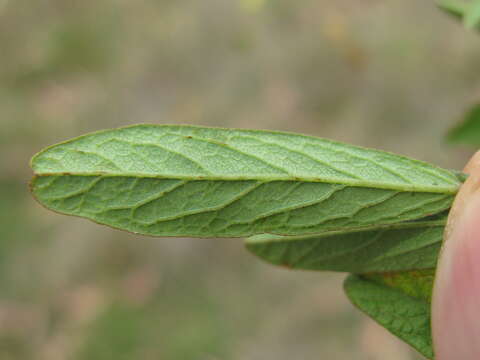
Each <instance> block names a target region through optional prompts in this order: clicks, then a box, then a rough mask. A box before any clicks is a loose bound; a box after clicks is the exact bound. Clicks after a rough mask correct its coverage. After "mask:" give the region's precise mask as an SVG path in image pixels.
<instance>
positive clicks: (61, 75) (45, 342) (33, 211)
mask: <svg viewBox="0 0 480 360" xmlns="http://www.w3.org/2000/svg"><path fill="white" fill-rule="evenodd" d="M479 63H480V47H479V46H478V36H477V35H475V34H473V33H468V32H466V31H465V30H464V29H463V28H462V27H461V26H460V25H459V24H457V23H455V22H454V21H452V19H450V18H448V17H447V16H446V15H444V14H443V13H441V12H440V11H439V10H438V9H436V8H435V6H434V5H433V1H423V2H419V1H417V0H391V1H381V0H363V1H361V2H360V1H358V0H337V1H333V2H332V1H323V0H316V1H313V0H304V1H291V0H271V1H269V0H236V1H225V0H202V1H194V0H138V1H127V0H104V1H96V0H82V1H73V0H47V1H31V0H0V129H1V131H0V151H1V152H0V154H1V155H0V359H2V360H10V359H15V360H21V359H40V360H44V359H48V360H62V359H74V360H87V359H88V360H96V359H99V360H100V359H102V360H108V359H116V360H123V359H142V360H143V359H145V360H150V359H155V360H158V359H162V360H163V359H165V360H170V359H175V360H176V359H179V360H184V359H185V360H189V359H195V360H197V359H198V360H224V359H225V360H227V359H228V360H291V359H302V360H313V359H335V360H342V359H358V360H367V359H368V360H370V359H371V360H376V359H379V360H380V359H382V360H383V359H389V360H410V359H418V356H417V355H415V354H414V353H413V352H412V351H411V350H410V349H409V348H408V347H407V346H406V345H403V344H401V343H400V342H398V341H397V340H396V339H394V338H393V336H391V335H390V334H388V333H387V332H386V331H385V330H383V329H381V328H379V327H378V326H377V325H376V324H374V323H373V322H372V321H370V320H369V319H367V318H366V317H365V316H363V315H362V314H360V313H359V312H358V311H357V310H355V309H354V308H353V306H351V305H350V304H349V303H348V301H347V300H346V298H345V296H344V295H343V293H342V280H343V277H344V275H343V274H331V273H314V272H293V271H288V270H285V269H276V268H274V267H272V266H269V265H266V264H264V263H262V262H260V261H259V260H257V259H255V258H254V257H252V256H251V255H249V254H248V253H247V252H246V251H245V250H244V248H243V245H242V242H241V241H239V240H223V239H222V240H199V239H152V238H146V237H141V236H136V235H131V234H126V233H122V232H120V231H116V230H113V229H109V228H107V227H103V226H99V225H95V224H93V223H90V222H88V221H86V220H83V219H76V218H69V217H65V216H60V215H57V214H54V213H51V212H49V211H47V210H45V209H43V208H41V207H40V205H38V204H37V203H35V202H34V200H33V199H32V198H31V196H30V195H29V193H28V189H27V184H28V180H29V178H30V176H31V170H30V169H29V167H28V160H29V158H30V157H31V156H32V155H33V154H34V153H35V152H36V151H38V150H40V149H41V148H42V147H44V146H47V145H50V144H53V143H56V142H59V141H62V140H65V139H68V138H71V137H74V136H77V135H80V134H83V133H85V132H89V131H94V130H98V129H103V128H109V127H119V126H123V125H128V124H133V123H158V124H163V123H168V124H171V123H188V124H198V125H212V126H224V127H239V128H261V129H276V130H289V131H296V132H301V133H307V134H312V135H318V136H322V137H328V138H332V139H337V140H341V141H346V142H349V143H353V144H357V145H364V146H369V147H376V148H380V149H385V150H389V151H393V152H397V153H401V154H405V155H409V156H412V157H415V158H419V159H422V160H427V161H431V162H435V163H437V164H438V165H441V166H444V167H448V168H457V169H461V168H462V166H463V164H464V162H465V161H466V159H467V158H468V156H469V155H470V153H469V152H468V151H466V150H458V149H453V148H449V147H447V146H446V145H445V143H444V141H443V139H442V137H443V135H444V134H445V132H446V131H447V129H449V128H450V127H451V126H453V125H454V123H455V120H459V119H460V117H461V115H462V114H463V111H464V110H465V109H466V108H467V107H468V106H469V105H470V104H471V103H473V102H474V101H475V100H478V98H479V97H480V72H479V71H478V64H479Z"/></svg>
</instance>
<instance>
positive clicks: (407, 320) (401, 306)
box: [344, 275, 434, 359]
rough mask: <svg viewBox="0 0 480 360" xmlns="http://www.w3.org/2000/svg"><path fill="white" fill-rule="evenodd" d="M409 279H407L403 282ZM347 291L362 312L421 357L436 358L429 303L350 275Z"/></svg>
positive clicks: (347, 280)
mask: <svg viewBox="0 0 480 360" xmlns="http://www.w3.org/2000/svg"><path fill="white" fill-rule="evenodd" d="M407 278H408V276H404V281H405V280H406V279H407ZM416 279H417V278H416V277H412V278H411V279H410V282H416V281H417V280H416ZM418 281H420V282H424V280H418ZM404 286H406V285H404ZM412 287H415V285H412ZM344 288H345V292H346V294H347V296H348V297H349V299H350V301H351V302H352V303H353V304H354V305H355V306H357V307H358V308H359V309H360V310H362V311H363V312H365V313H366V314H367V315H369V316H370V317H372V318H373V319H374V320H375V321H376V322H378V323H379V324H380V325H382V326H383V327H385V328H386V329H387V330H389V331H390V332H391V333H392V334H394V335H396V336H398V337H399V338H400V339H402V340H403V341H405V342H406V343H408V344H410V345H411V346H412V347H414V348H415V349H416V350H418V351H419V352H420V353H421V354H423V355H424V356H426V357H427V358H429V359H433V357H434V355H433V347H432V338H431V328H430V314H431V313H430V303H429V302H428V301H426V300H425V299H423V298H421V297H416V296H412V295H408V294H406V293H404V292H403V291H402V290H401V289H398V288H393V287H390V286H388V285H385V284H383V283H381V282H376V281H373V280H371V279H366V278H364V277H362V276H358V275H350V276H349V277H348V278H347V279H346V280H345V284H344Z"/></svg>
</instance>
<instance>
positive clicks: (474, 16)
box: [463, 0, 480, 29]
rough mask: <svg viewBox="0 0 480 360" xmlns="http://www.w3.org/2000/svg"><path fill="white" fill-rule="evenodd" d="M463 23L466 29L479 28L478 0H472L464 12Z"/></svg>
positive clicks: (479, 4) (479, 5)
mask: <svg viewBox="0 0 480 360" xmlns="http://www.w3.org/2000/svg"><path fill="white" fill-rule="evenodd" d="M463 23H464V25H465V27H466V28H467V29H478V28H480V1H478V0H473V1H472V3H471V4H470V6H469V7H468V11H467V12H466V13H465V16H464V18H463Z"/></svg>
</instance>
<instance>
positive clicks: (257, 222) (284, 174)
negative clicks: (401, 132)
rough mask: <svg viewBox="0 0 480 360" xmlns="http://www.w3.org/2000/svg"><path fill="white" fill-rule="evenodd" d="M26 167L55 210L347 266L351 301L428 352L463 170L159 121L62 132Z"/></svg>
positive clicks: (274, 135)
mask: <svg viewBox="0 0 480 360" xmlns="http://www.w3.org/2000/svg"><path fill="white" fill-rule="evenodd" d="M32 168H33V170H34V172H35V178H34V179H33V181H32V184H31V187H32V192H33V194H34V195H35V197H36V198H37V199H38V201H39V202H40V203H42V204H43V205H45V206H46V207H47V208H49V209H51V210H54V211H57V212H60V213H64V214H68V215H76V216H82V217H85V218H88V219H91V220H93V221H95V222H98V223H101V224H106V225H110V226H112V227H115V228H119V229H123V230H127V231H131V232H135V233H140V234H144V235H152V236H195V237H227V236H228V237H246V236H252V237H251V238H249V239H247V243H246V244H247V248H248V249H249V250H250V251H251V252H253V253H254V254H257V255H258V256H260V257H261V258H263V259H264V260H266V261H269V262H271V263H273V264H276V265H283V266H288V267H292V268H297V269H310V270H334V271H345V272H351V273H355V274H357V276H356V277H350V278H349V279H348V280H347V281H346V283H345V289H346V291H347V294H348V296H349V297H350V299H351V300H352V302H353V303H354V304H355V305H357V306H358V307H359V308H360V309H362V310H363V311H365V312H366V313H367V314H369V315H371V316H372V317H373V318H374V319H376V320H377V321H378V322H379V323H380V324H382V325H383V326H385V327H386V328H387V329H389V330H390V331H391V332H392V333H394V334H396V335H398V336H399V337H401V338H402V339H404V340H405V341H406V342H408V343H410V344H411V345H412V346H414V347H415V348H417V349H418V350H419V351H420V352H421V353H423V354H424V355H426V356H430V357H431V356H432V354H433V350H432V348H431V340H430V328H429V311H428V309H429V306H428V304H429V297H430V293H431V287H432V281H430V280H431V279H432V278H433V277H432V274H433V273H432V269H433V268H434V267H435V264H436V259H437V256H438V250H439V245H440V242H441V238H442V233H443V228H444V226H445V220H446V211H448V209H449V208H450V206H451V204H452V201H453V198H454V195H455V193H456V192H457V190H458V187H459V186H460V184H461V181H462V179H463V176H462V175H461V174H457V173H455V172H452V171H449V170H444V169H441V168H438V167H436V166H433V165H430V164H428V163H424V162H420V161H416V160H412V159H409V158H405V157H402V156H398V155H394V154H390V153H386V152H382V151H378V150H370V149H365V148H360V147H356V146H352V145H347V144H342V143H338V142H333V141H329V140H325V139H320V138H315V137H309V136H303V135H297V134H291V133H280V132H267V131H255V130H229V129H220V128H205V127H194V126H168V125H166V126H155V125H137V126H131V127H127V128H121V129H116V130H107V131H102V132H97V133H92V134H89V135H85V136H82V137H79V138H76V139H73V140H70V141H66V142H64V143H61V144H58V145H54V146H51V147H49V148H47V149H45V150H44V151H42V152H40V153H39V154H37V155H36V156H35V157H34V158H33V159H32ZM372 274H377V275H375V276H373V275H372ZM426 275H428V276H427V279H429V280H428V281H425V276H426ZM419 289H420V290H421V291H420V290H419ZM375 299H377V300H378V301H377V300H375ZM399 312H400V313H404V312H405V313H406V314H413V315H412V317H411V318H410V317H404V318H403V319H402V321H401V322H398V321H393V319H395V318H396V317H398V313H399ZM419 323H421V324H423V325H422V326H421V327H420V328H419V327H418V326H417V325H418V324H419ZM412 329H414V330H412Z"/></svg>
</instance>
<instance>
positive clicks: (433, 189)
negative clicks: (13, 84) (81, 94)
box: [34, 169, 459, 195]
mask: <svg viewBox="0 0 480 360" xmlns="http://www.w3.org/2000/svg"><path fill="white" fill-rule="evenodd" d="M45 176H100V177H104V178H108V177H133V178H143V179H169V180H172V179H173V180H187V181H259V182H261V183H268V182H274V181H296V182H303V183H326V184H338V185H345V186H350V187H364V188H375V189H384V190H397V191H402V192H419V193H422V192H423V193H436V194H452V195H454V194H456V193H457V191H458V187H459V185H458V186H449V187H445V186H425V185H421V186H418V185H405V184H395V183H383V182H371V181H361V180H358V181H356V180H346V179H335V178H318V177H308V176H305V177H297V176H279V175H275V176H261V175H248V174H247V175H244V176H224V175H223V176H218V175H199V176H191V175H178V174H175V175H173V174H158V175H153V174H144V173H134V172H121V173H120V172H119V173H113V172H101V171H94V172H41V171H36V170H35V169H34V178H36V177H45Z"/></svg>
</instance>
